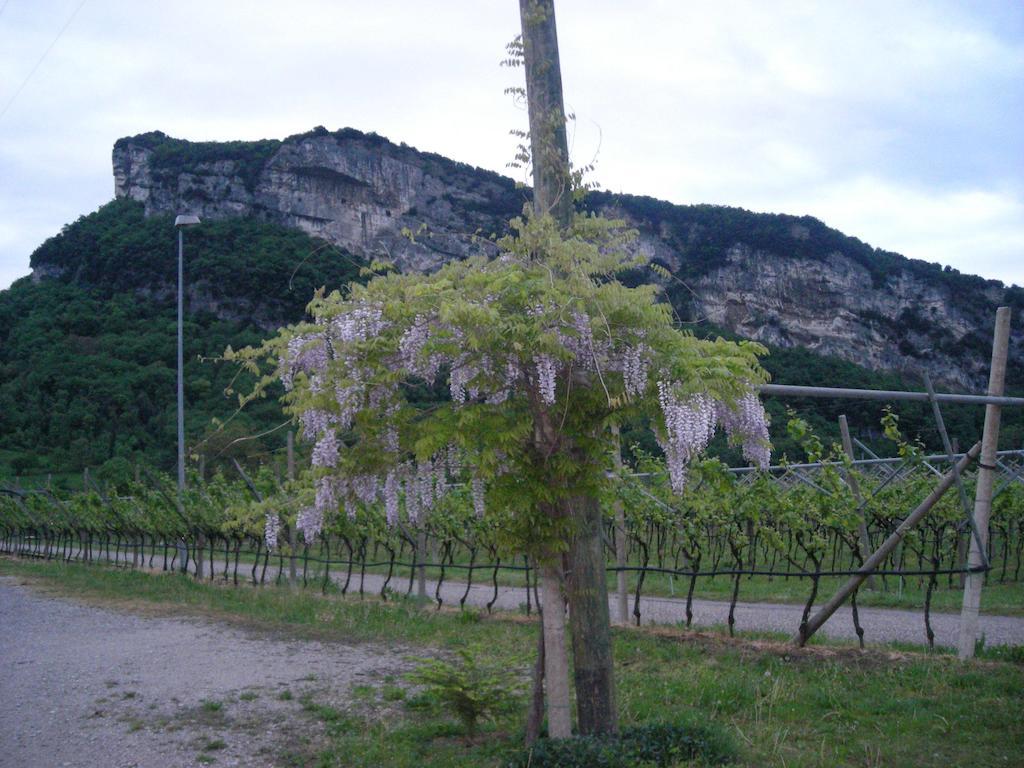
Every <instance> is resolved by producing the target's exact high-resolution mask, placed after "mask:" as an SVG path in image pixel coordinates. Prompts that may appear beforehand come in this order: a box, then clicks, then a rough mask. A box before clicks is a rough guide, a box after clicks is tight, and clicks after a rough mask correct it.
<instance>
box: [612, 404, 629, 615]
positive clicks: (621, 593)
mask: <svg viewBox="0 0 1024 768" xmlns="http://www.w3.org/2000/svg"><path fill="white" fill-rule="evenodd" d="M611 430H612V439H613V440H614V441H615V453H614V454H613V456H612V458H613V459H614V461H615V471H616V472H619V471H621V470H622V444H621V442H620V440H619V425H618V424H614V423H613V424H612V427H611ZM615 566H616V567H617V568H619V569H620V570H619V571H618V573H616V574H615V576H616V579H615V586H616V592H615V593H616V614H617V616H616V619H617V620H618V622H619V624H629V595H628V593H627V590H626V572H625V571H624V570H621V569H623V568H625V567H626V511H625V509H623V507H622V500H621V499H616V500H615Z"/></svg>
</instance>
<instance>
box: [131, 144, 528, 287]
mask: <svg viewBox="0 0 1024 768" xmlns="http://www.w3.org/2000/svg"><path fill="white" fill-rule="evenodd" d="M268 143H269V142H268ZM272 144H273V145H274V146H273V147H272V151H266V152H265V157H264V158H253V157H251V156H248V155H246V154H245V153H244V152H243V153H235V154H236V155H237V156H235V157H232V153H231V152H229V151H225V152H224V155H225V156H224V157H217V152H216V146H217V145H198V146H202V147H203V148H204V150H205V151H204V152H203V153H202V155H201V156H199V157H196V158H189V159H186V160H185V161H184V162H182V161H181V158H180V155H179V154H175V151H177V152H181V153H187V150H188V147H189V146H190V145H189V143H188V142H179V141H176V140H173V139H168V138H167V137H165V136H163V135H162V134H144V135H143V136H140V137H135V138H133V139H122V140H120V141H118V142H117V144H116V145H115V147H114V155H113V160H114V192H115V195H116V196H117V197H129V198H132V199H134V200H138V201H140V202H142V203H143V204H144V205H145V207H146V212H147V214H151V213H170V212H181V211H189V212H191V213H196V214H198V215H199V216H200V217H202V218H211V219H220V218H225V217H230V216H260V217H263V218H265V219H267V220H269V221H273V222H275V223H278V224H284V225H286V226H292V227H297V228H299V229H302V230H303V231H305V232H307V233H308V234H310V235H313V236H315V237H319V238H322V239H324V240H326V241H328V242H330V243H332V244H334V245H337V246H340V247H341V248H343V249H345V250H346V251H349V252H350V253H353V254H356V255H358V256H362V257H365V258H368V259H375V258H379V259H386V260H389V261H392V262H394V263H395V264H396V266H398V267H399V268H400V269H416V270H429V269H433V268H436V267H437V266H438V265H440V264H442V263H443V262H444V261H446V260H448V259H452V258H465V257H466V256H468V255H469V254H470V253H477V252H479V251H480V250H481V249H485V250H487V249H490V250H492V251H493V250H494V246H493V245H492V244H490V243H487V242H485V241H481V237H480V236H481V235H483V236H484V237H486V236H487V235H489V234H491V233H492V232H494V231H495V229H496V227H500V226H502V225H503V223H504V222H505V221H506V220H507V219H508V217H509V216H510V215H514V214H515V213H516V212H518V211H519V210H521V208H522V205H523V202H524V201H525V199H526V196H525V193H524V192H523V191H517V190H516V188H515V184H514V183H513V182H512V180H511V179H506V178H504V177H501V176H498V175H497V174H493V173H487V172H485V171H480V170H478V169H475V168H471V167H470V166H466V165H461V164H459V163H455V162H453V161H451V160H447V159H445V158H442V157H439V156H436V155H428V154H425V153H420V152H417V151H416V150H414V149H411V148H409V147H402V146H396V145H394V144H392V143H391V142H389V141H387V140H385V139H382V138H380V137H378V136H374V135H372V134H362V133H359V132H358V131H351V130H346V131H339V132H337V133H333V134H332V133H328V132H327V131H325V130H323V129H318V130H316V131H313V132H311V133H309V134H303V135H302V136H296V137H292V138H290V139H287V140H285V141H283V142H273V143H272ZM224 146H225V147H230V146H231V145H224ZM268 149H269V148H268ZM254 159H256V160H260V159H262V162H261V163H259V167H258V168H256V169H254V168H253V167H252V165H253V161H254ZM423 224H426V225H427V227H428V229H426V230H421V225H423ZM403 232H405V234H403ZM408 233H412V234H413V235H414V236H413V237H409V236H408Z"/></svg>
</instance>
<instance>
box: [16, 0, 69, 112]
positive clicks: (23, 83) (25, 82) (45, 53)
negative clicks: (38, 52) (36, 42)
mask: <svg viewBox="0 0 1024 768" xmlns="http://www.w3.org/2000/svg"><path fill="white" fill-rule="evenodd" d="M8 2H10V0H4V4H3V5H2V6H0V13H3V11H4V8H6V7H7V3H8ZM85 3H86V0H80V2H79V3H78V5H76V6H75V10H73V11H72V12H71V15H70V16H68V20H67V21H65V22H64V26H62V27H61V28H60V31H59V32H57V36H56V37H55V38H53V40H52V41H51V42H50V44H49V45H48V46H46V50H45V51H43V55H42V56H40V57H39V61H37V62H36V64H35V66H34V67H32V69H31V71H30V72H29V73H28V75H27V76H26V77H25V79H24V80H22V81H21V85H19V86H18V88H17V90H15V91H14V95H13V96H11V98H10V99H8V101H7V103H6V104H4V108H3V109H0V120H3V117H4V115H6V114H7V110H9V109H10V108H11V105H12V104H13V103H14V101H15V99H17V98H18V96H20V95H21V92H22V91H23V90H25V86H26V85H28V81H29V80H31V79H32V76H33V75H34V74H35V73H36V70H37V69H39V66H40V65H41V64H42V63H43V62H44V61H45V60H46V57H47V56H49V55H50V51H52V50H53V46H55V45H56V44H57V41H58V40H60V38H61V36H62V35H63V34H64V32H65V31H66V30H67V28H68V27H69V26H71V22H72V21H74V20H75V16H77V15H78V12H79V11H80V10H82V6H83V5H85Z"/></svg>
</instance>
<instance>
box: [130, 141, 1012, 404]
mask: <svg viewBox="0 0 1024 768" xmlns="http://www.w3.org/2000/svg"><path fill="white" fill-rule="evenodd" d="M113 165H114V182H115V194H116V195H117V196H118V197H128V198H132V199H134V200H138V201H140V202H142V203H143V204H144V205H145V208H146V212H147V214H153V213H160V214H170V213H180V212H183V211H188V212H192V213H196V214H198V215H199V216H201V217H203V218H211V219H220V218H227V217H234V216H256V217H261V218H264V219H266V220H269V221H273V222H275V223H280V224H285V225H287V226H292V227H297V228H299V229H302V230H304V231H305V232H307V233H309V234H311V235H314V236H316V237H319V238H322V239H323V240H325V241H327V242H329V243H331V244H333V245H335V246H337V247H339V248H341V249H344V250H346V251H348V252H350V253H353V254H356V255H359V256H362V257H365V258H369V259H374V258H379V259H385V260H388V261H391V262H393V263H394V264H395V265H396V266H398V267H399V268H400V269H403V270H407V269H414V270H431V269H435V268H437V266H439V265H440V264H442V263H443V262H445V261H447V260H449V259H453V258H464V257H465V256H467V255H469V254H471V253H479V252H481V251H483V252H485V253H488V252H493V251H494V246H493V244H492V243H490V242H489V241H488V240H487V237H488V236H489V235H491V234H492V233H496V234H500V233H502V232H503V231H504V229H505V227H506V222H507V221H508V219H509V218H510V217H511V216H514V215H516V214H517V213H519V211H520V210H521V209H522V206H523V203H524V202H525V201H526V200H527V199H528V195H529V192H528V190H522V189H517V188H516V186H515V184H514V183H513V182H512V180H511V179H508V178H505V177H502V176H500V175H498V174H494V173H491V172H488V171H483V170H480V169H476V168H472V167H470V166H467V165H463V164H460V163H456V162H454V161H451V160H448V159H446V158H443V157H440V156H438V155H432V154H427V153H421V152H418V151H416V150H415V149H412V148H410V147H407V146H405V145H395V144H393V143H391V142H389V141H387V140H386V139H383V138H381V137H379V136H376V135H374V134H363V133H360V132H358V131H354V130H351V129H345V130H342V131H338V132H334V133H330V132H328V131H326V130H325V129H322V128H318V129H316V130H314V131H311V132H309V133H306V134H301V135H298V136H293V137H290V138H288V139H285V140H284V141H263V142H249V143H243V142H229V143H224V144H214V143H202V144H199V143H190V142H185V141H180V140H176V139H171V138H169V137H167V136H165V135H164V134H161V133H150V134H143V135H141V136H136V137H132V138H126V139H121V140H119V141H118V142H117V144H116V145H115V147H114V153H113ZM589 205H590V206H591V207H592V208H595V209H598V210H601V211H603V212H606V213H608V214H611V215H615V216H618V217H621V218H625V219H626V220H627V221H629V222H630V223H631V224H632V225H634V226H636V227H637V229H638V230H639V232H640V237H639V240H638V247H639V248H640V249H641V251H642V252H643V253H644V254H645V255H647V256H649V257H650V258H651V260H653V261H655V262H657V263H661V264H662V265H663V266H665V267H666V268H668V269H669V270H670V271H672V272H673V273H675V275H676V277H677V278H678V279H677V280H676V281H670V282H667V283H666V288H667V289H668V291H669V295H670V297H671V298H672V300H673V303H674V304H675V305H676V308H677V311H679V312H680V313H681V314H683V315H684V316H688V317H689V318H690V319H694V320H706V321H708V322H710V323H712V324H713V325H715V326H718V327H720V328H723V329H725V330H727V331H729V332H732V333H735V334H737V335H740V336H743V337H746V338H750V339H755V340H758V341H763V342H766V343H770V344H774V345H778V346H783V347H792V346H799V347H804V348H807V349H809V350H811V351H814V352H818V353H821V354H825V355H831V356H835V357H839V358H843V359H846V360H850V361H852V362H855V363H858V364H860V365H863V366H865V367H868V368H872V369H876V370H892V371H898V372H902V373H909V374H911V375H915V376H917V375H919V374H920V373H921V372H922V371H928V372H929V373H930V374H931V375H932V377H933V378H934V379H935V380H936V381H938V382H941V383H942V385H943V386H945V387H952V388H957V389H965V390H980V389H982V388H983V387H984V386H985V384H986V382H987V371H988V363H989V355H990V339H991V329H992V324H993V319H994V312H995V307H996V306H998V305H999V304H1003V303H1010V304H1011V305H1013V306H1015V307H1016V308H1017V309H1018V312H1016V313H1015V314H1017V316H1018V317H1019V316H1020V312H1019V310H1020V309H1022V308H1024V291H1022V290H1021V289H1020V288H1017V287H1013V288H1006V287H1004V286H1003V285H1002V284H1001V283H999V282H996V281H985V280H982V279H981V278H974V277H970V276H966V275H960V274H959V273H956V272H955V271H952V272H951V271H950V270H948V269H947V270H942V269H941V268H939V267H938V266H937V265H930V264H925V263H923V262H917V261H911V260H909V259H905V258H903V257H901V256H898V255H896V254H891V253H886V252H884V251H876V250H875V249H872V248H870V247H868V246H866V245H865V244H863V243H861V242H860V241H858V240H855V239H854V238H849V237H846V236H845V235H842V234H841V233H839V232H836V231H835V230H831V229H829V228H828V227H826V226H825V225H823V224H822V223H821V222H818V221H816V220H814V219H810V218H808V217H803V218H797V217H792V216H778V215H769V214H754V213H750V212H747V211H742V210H739V209H732V208H724V207H718V206H673V205H670V204H667V203H662V202H659V201H653V200H650V199H647V198H636V197H632V196H628V195H620V196H612V195H607V194H603V195H597V196H592V199H591V200H590V202H589ZM409 233H414V236H413V237H411V238H410V237H409ZM675 283H679V284H680V285H681V284H683V283H685V289H682V290H680V289H675V290H674V289H673V287H674V284H675ZM1015 324H1016V325H1017V328H1018V330H1017V332H1016V333H1014V335H1013V337H1012V342H1011V343H1012V347H1011V357H1012V359H1013V362H1012V363H1011V365H1012V366H1014V367H1016V366H1018V365H1020V364H1021V361H1022V360H1024V333H1022V332H1021V330H1020V326H1021V324H1020V321H1019V320H1017V321H1016V323H1015Z"/></svg>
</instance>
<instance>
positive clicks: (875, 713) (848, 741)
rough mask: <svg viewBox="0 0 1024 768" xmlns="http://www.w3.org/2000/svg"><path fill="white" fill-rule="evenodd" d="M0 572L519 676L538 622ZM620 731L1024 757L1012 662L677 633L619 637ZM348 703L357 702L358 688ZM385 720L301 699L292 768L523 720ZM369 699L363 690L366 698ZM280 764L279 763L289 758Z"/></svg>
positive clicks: (187, 585) (989, 758) (777, 758)
mask: <svg viewBox="0 0 1024 768" xmlns="http://www.w3.org/2000/svg"><path fill="white" fill-rule="evenodd" d="M0 574H8V575H16V576H22V577H27V578H30V579H32V580H34V581H37V582H38V583H40V584H43V585H45V586H47V587H50V588H54V589H58V590H59V591H60V592H62V593H64V594H70V595H72V596H80V597H83V598H88V599H99V600H102V601H105V602H114V603H123V604H125V605H129V606H130V605H131V604H137V603H139V602H142V603H145V604H147V605H151V606H156V607H161V606H162V607H163V608H164V609H166V610H167V611H168V612H174V613H183V614H196V613H198V614H202V615H206V616H210V617H213V618H219V619H224V620H228V621H234V622H242V623H245V624H248V625H250V626H253V627H257V628H266V629H270V630H274V631H277V632H286V633H287V634H288V635H290V636H298V637H318V638H335V639H338V640H343V641H344V642H370V643H376V644H381V645H389V646H390V645H398V646H400V647H401V648H402V649H403V650H405V649H409V648H415V649H416V655H422V654H426V653H431V652H438V651H445V650H455V649H458V648H465V647H470V646H472V647H479V648H486V649H487V653H488V654H489V657H490V658H493V659H494V660H495V661H497V662H499V663H501V664H502V665H503V666H504V667H505V668H507V669H509V670H525V669H526V668H527V667H528V665H529V663H530V661H531V659H530V657H531V652H532V649H533V648H534V645H535V641H536V634H535V633H536V625H535V624H533V623H531V622H527V621H524V620H522V619H521V618H520V619H511V618H490V617H486V616H482V617H479V618H478V619H475V620H473V621H464V620H460V619H459V618H458V615H457V614H453V613H450V612H447V611H435V610H433V609H431V608H428V609H425V610H424V609H421V608H418V607H416V606H415V605H414V604H411V603H408V602H404V601H402V602H396V603H381V602H380V601H378V600H375V599H370V598H367V599H364V600H359V599H357V598H348V599H341V598H338V597H337V596H331V597H328V598H324V597H321V596H320V595H318V594H315V593H306V592H303V593H293V592H291V591H289V590H287V589H275V588H264V589H253V588H249V587H246V588H239V589H232V588H225V587H220V586H211V585H206V584H197V583H195V582H194V581H192V580H190V579H186V578H182V577H180V576H176V575H153V574H145V573H138V572H131V571H123V570H113V569H105V568H98V567H92V566H83V565H68V566H64V565H60V564H54V563H35V562H22V561H13V560H10V559H0ZM614 645H615V661H616V678H617V679H616V683H617V696H618V708H619V712H620V716H621V720H622V722H623V724H627V725H632V724H641V723H653V722H665V721H672V720H676V719H680V720H689V721H697V722H700V723H707V724H712V725H716V726H717V727H720V728H721V729H723V730H724V731H725V732H727V733H728V734H729V735H731V736H732V737H733V738H734V740H735V741H736V742H737V743H738V744H739V745H740V748H741V757H740V761H739V763H738V764H739V765H742V766H751V767H753V766H783V765H784V766H787V767H788V768H797V767H798V766H808V767H809V766H879V765H881V766H900V767H902V766H908V767H911V768H912V767H913V766H937V765H951V766H952V765H971V766H972V768H973V767H981V766H1006V765H1012V764H1014V763H1015V762H1017V763H1018V764H1019V760H1020V755H1022V754H1024V729H1022V728H1021V727H1020V721H1019V713H1020V711H1021V709H1022V707H1024V665H1022V664H1020V663H1019V659H1020V656H1019V655H1014V654H1011V653H1006V654H1005V655H1004V656H1003V658H1002V659H998V660H986V661H975V662H970V663H960V662H958V661H957V660H956V659H954V658H952V657H950V656H948V655H942V654H934V655H927V654H923V653H914V652H894V651H892V650H890V649H876V650H869V651H868V652H866V653H861V652H858V651H856V650H854V649H851V648H848V647H843V646H833V645H822V646H815V647H812V648H809V649H805V650H802V651H798V650H795V649H793V648H791V647H789V646H786V645H784V644H781V643H778V642H772V641H765V640H760V641H756V642H755V641H753V640H750V639H741V640H737V641H730V640H728V639H727V638H724V637H721V636H719V635H715V634H708V633H688V632H685V631H682V630H677V629H672V628H659V629H646V628H645V629H640V630H637V629H616V630H614ZM354 693H356V696H354V698H359V696H358V692H354ZM375 695H376V698H375V699H374V701H375V702H378V703H379V702H381V701H382V700H383V701H384V705H383V706H386V707H387V708H388V710H389V712H390V714H388V715H387V716H382V717H375V716H374V715H373V714H372V713H371V714H366V713H365V712H364V711H363V710H362V709H358V708H357V710H356V711H358V712H364V713H363V714H359V715H356V714H352V713H351V712H342V711H340V710H337V709H334V708H332V707H328V706H325V705H321V704H319V703H318V702H316V701H315V700H313V699H310V698H303V699H302V700H301V701H299V702H297V705H299V706H300V707H301V709H302V711H303V713H304V716H307V717H310V718H312V719H316V720H319V721H321V722H323V723H324V730H325V733H326V736H325V739H326V740H325V742H324V743H323V744H321V745H319V746H318V747H317V754H315V755H313V756H311V757H309V758H308V759H306V758H302V759H300V758H299V757H296V758H295V760H294V761H293V762H294V764H296V765H304V764H315V765H318V766H322V767H323V768H328V767H329V766H399V767H401V766H409V767H410V768H411V767H412V766H417V767H419V766H423V767H424V768H433V767H435V766H436V767H438V768H440V767H441V766H453V767H455V768H458V767H460V766H465V767H467V768H469V767H470V766H473V767H475V766H480V767H483V766H495V767H497V766H501V765H504V764H505V763H506V762H507V761H508V759H510V756H511V755H513V754H514V753H515V752H516V750H517V749H518V747H519V744H520V740H521V728H522V722H521V721H522V717H521V716H515V717H509V718H507V719H503V720H499V721H498V722H497V723H496V724H491V725H488V726H487V727H486V728H485V729H484V731H483V733H482V734H481V736H480V738H478V739H474V740H472V741H467V740H466V739H465V737H464V736H463V734H462V733H461V731H460V730H459V726H458V725H457V724H456V722H455V720H454V718H451V717H449V716H447V715H446V713H444V712H443V711H438V710H437V709H436V708H425V707H418V706H414V704H415V700H414V697H409V700H407V701H400V700H398V699H397V697H396V698H394V699H390V698H389V697H387V696H382V695H381V692H377V693H376V694H375ZM366 698H369V692H367V694H366ZM286 764H287V763H286Z"/></svg>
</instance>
